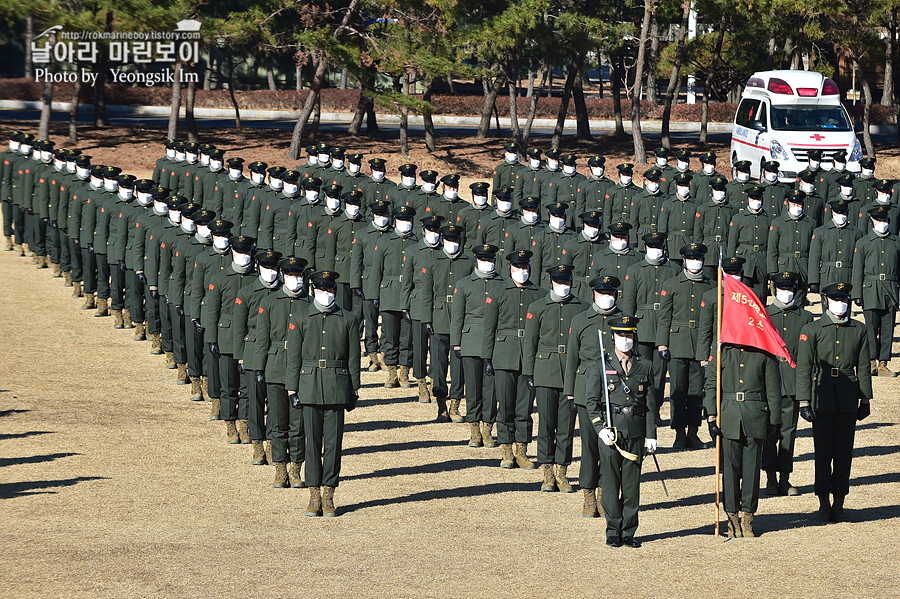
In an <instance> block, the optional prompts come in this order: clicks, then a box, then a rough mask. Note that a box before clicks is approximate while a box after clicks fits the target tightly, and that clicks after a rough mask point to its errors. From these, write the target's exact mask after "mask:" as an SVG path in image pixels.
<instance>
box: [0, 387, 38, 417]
mask: <svg viewBox="0 0 900 599" xmlns="http://www.w3.org/2000/svg"><path fill="white" fill-rule="evenodd" d="M3 391H4V390H3V389H0V393H3ZM30 411H31V410H0V418H3V417H4V416H10V415H12V414H22V413H24V412H30Z"/></svg>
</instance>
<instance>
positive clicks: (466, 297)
mask: <svg viewBox="0 0 900 599" xmlns="http://www.w3.org/2000/svg"><path fill="white" fill-rule="evenodd" d="M497 252H498V248H497V246H494V245H479V246H475V248H474V250H473V253H474V254H475V269H474V270H473V271H472V272H471V274H469V275H468V276H463V277H462V278H460V279H459V280H458V281H457V282H456V285H455V286H454V288H453V294H452V296H453V301H452V303H451V304H450V345H451V346H452V347H453V352H454V353H455V354H456V357H457V358H459V359H461V360H462V364H463V377H464V380H465V394H466V421H467V422H468V423H469V427H470V429H471V430H470V435H469V447H481V446H484V447H496V446H497V444H496V443H495V442H494V438H493V434H492V429H493V428H494V422H495V421H496V419H497V403H496V399H495V397H494V388H493V387H494V385H493V377H487V379H485V377H484V360H483V359H482V355H481V354H482V348H483V339H482V331H483V326H484V310H485V307H486V306H487V304H486V303H485V300H486V299H487V297H488V293H489V292H490V290H491V288H493V287H494V286H495V285H500V284H503V283H504V279H503V277H502V276H501V275H500V273H499V272H498V271H497V268H496V261H497Z"/></svg>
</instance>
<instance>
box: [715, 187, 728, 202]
mask: <svg viewBox="0 0 900 599" xmlns="http://www.w3.org/2000/svg"><path fill="white" fill-rule="evenodd" d="M712 199H713V201H715V202H724V201H725V191H724V190H721V189H713V191H712Z"/></svg>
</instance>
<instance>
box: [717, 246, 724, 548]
mask: <svg viewBox="0 0 900 599" xmlns="http://www.w3.org/2000/svg"><path fill="white" fill-rule="evenodd" d="M716 278H717V279H718V285H717V286H718V290H717V292H716V293H717V295H716V426H717V427H719V429H720V430H721V428H722V421H721V419H722V303H723V301H724V298H723V297H722V248H721V247H719V269H718V272H717V277H716ZM721 463H722V437H720V436H718V435H716V536H717V537H718V536H719V517H720V514H719V484H720V482H719V475H720V472H719V468H720V466H719V465H720V464H721Z"/></svg>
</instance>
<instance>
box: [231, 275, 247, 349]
mask: <svg viewBox="0 0 900 599" xmlns="http://www.w3.org/2000/svg"><path fill="white" fill-rule="evenodd" d="M248 303H249V300H247V298H245V297H242V294H241V292H240V291H239V292H238V295H237V297H236V298H235V300H234V312H233V316H232V318H233V319H234V324H233V326H234V327H235V329H234V359H235V360H240V361H243V360H244V347H245V343H244V340H245V339H246V338H247V333H248V332H249V327H248V324H249V322H248V318H249V316H250V312H249V310H247V304H248Z"/></svg>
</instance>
